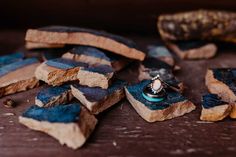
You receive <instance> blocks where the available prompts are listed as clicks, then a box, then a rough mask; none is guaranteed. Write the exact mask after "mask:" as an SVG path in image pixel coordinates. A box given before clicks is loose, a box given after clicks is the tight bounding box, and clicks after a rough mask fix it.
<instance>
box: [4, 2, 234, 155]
mask: <svg viewBox="0 0 236 157" xmlns="http://www.w3.org/2000/svg"><path fill="white" fill-rule="evenodd" d="M200 8H208V9H227V10H231V11H234V10H235V8H236V1H234V0H224V1H223V0H218V1H216V0H214V1H213V0H208V1H205V0H197V1H194V0H136V1H131V0H119V1H111V0H100V1H95V0H67V1H62V0H61V1H59V0H58V1H56V0H47V1H35V0H21V1H18V2H17V3H16V1H13V0H8V1H2V2H1V5H0V17H1V24H0V54H6V53H11V52H13V51H14V50H15V49H17V48H19V47H21V46H22V45H23V44H24V34H25V30H26V28H28V27H38V26H45V25H48V24H61V25H75V26H84V27H90V28H96V29H104V30H108V31H110V32H116V33H118V34H120V35H124V36H127V37H130V38H131V39H133V40H135V41H136V42H137V43H138V44H139V45H140V46H141V47H142V48H144V49H145V48H146V46H147V45H149V44H154V43H156V42H157V41H158V33H157V31H156V16H157V15H159V14H161V13H167V12H175V11H183V10H191V9H200ZM235 53H236V49H234V48H232V47H231V46H229V47H228V48H225V47H224V46H222V47H221V49H220V50H219V52H218V54H217V56H216V57H215V58H213V59H210V60H199V61H182V60H179V59H177V63H178V65H180V66H181V68H182V69H181V71H179V72H177V73H176V75H177V76H178V77H179V78H180V79H181V80H182V81H183V82H184V83H185V85H186V86H187V88H186V90H185V93H184V95H185V96H186V97H188V98H189V99H190V100H191V101H193V102H194V103H195V104H196V106H197V109H196V110H195V111H193V112H192V113H190V114H187V115H186V116H183V117H179V118H176V119H173V120H169V121H165V122H157V123H152V124H149V123H147V122H145V121H144V120H143V119H142V118H141V117H140V116H139V115H138V114H137V113H136V112H135V110H134V109H133V108H132V106H131V105H130V104H129V103H128V102H127V100H123V101H122V102H120V103H118V104H116V105H115V106H114V107H112V108H110V109H109V110H108V111H106V112H104V113H102V114H101V115H99V117H98V119H99V124H98V126H97V127H96V130H95V131H94V132H93V134H92V136H91V137H90V138H89V140H88V142H87V143H86V144H85V145H84V146H83V147H82V148H81V149H79V150H76V151H73V150H71V149H69V148H67V147H63V146H60V145H59V143H58V142H57V141H56V140H54V139H53V138H51V137H49V136H48V135H45V134H43V133H40V132H35V131H32V130H29V129H27V128H26V127H24V126H22V125H20V124H19V123H18V116H19V115H21V113H22V111H24V110H25V109H26V108H28V107H29V106H30V105H31V104H33V103H34V97H35V95H36V93H37V92H38V91H39V90H40V89H41V88H42V87H40V88H37V89H33V90H30V91H27V92H22V93H18V94H14V95H10V96H7V97H4V98H1V99H0V104H1V105H0V157H8V156H9V157H10V156H11V157H23V156H26V157H28V156H34V157H51V156H57V157H64V156H68V157H69V156H71V157H78V156H86V157H90V156H97V157H100V156H101V157H104V156H109V157H120V156H127V157H134V156H138V157H141V156H145V157H146V156H181V157H182V156H193V157H194V156H196V157H199V156H220V157H226V156H235V153H236V131H235V129H236V121H234V120H231V119H226V120H224V121H222V122H218V123H205V122H202V121H200V120H199V116H200V111H201V106H200V104H201V95H202V94H204V93H206V92H207V90H206V87H205V85H204V75H205V72H206V69H207V68H208V67H236V62H235V60H236V54H235ZM121 75H122V76H123V77H124V78H125V79H127V80H130V81H135V78H137V77H136V76H137V67H136V64H133V65H131V66H130V67H129V68H127V69H126V70H124V71H123V72H122V73H121ZM7 98H12V99H13V100H15V101H16V102H17V103H18V106H17V107H16V108H14V109H7V108H5V107H4V106H3V105H2V102H3V101H4V100H5V99H7ZM6 113H13V114H14V115H13V116H7V115H6Z"/></svg>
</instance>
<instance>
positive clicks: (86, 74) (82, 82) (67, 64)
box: [19, 26, 145, 149]
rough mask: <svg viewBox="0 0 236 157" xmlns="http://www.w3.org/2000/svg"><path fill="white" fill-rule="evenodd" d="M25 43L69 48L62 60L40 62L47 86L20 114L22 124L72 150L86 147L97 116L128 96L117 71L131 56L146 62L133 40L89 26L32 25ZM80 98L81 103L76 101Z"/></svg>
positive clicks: (41, 77) (40, 74)
mask: <svg viewBox="0 0 236 157" xmlns="http://www.w3.org/2000/svg"><path fill="white" fill-rule="evenodd" d="M26 42H27V44H26V47H27V48H29V49H32V48H34V49H35V48H37V49H40V48H44V49H45V48H47V49H49V48H55V47H56V48H64V47H66V46H67V45H73V46H72V47H73V48H72V49H69V50H67V52H65V53H64V54H63V55H62V56H61V57H60V58H54V59H49V60H45V61H44V62H43V63H41V64H40V65H38V66H37V68H36V70H35V77H36V78H37V80H41V81H44V82H45V83H47V84H48V85H50V86H49V87H47V88H44V89H42V90H41V91H40V92H39V93H38V94H37V96H36V98H35V105H33V106H31V107H30V108H29V109H28V110H27V111H25V112H24V113H23V115H22V116H20V118H19V121H20V123H22V124H24V125H26V126H27V127H29V128H31V129H33V130H38V131H42V132H45V133H47V134H49V135H51V136H53V137H54V138H56V139H57V140H59V142H60V143H61V144H66V145H67V146H68V147H71V148H73V149H76V148H79V147H80V146H82V145H83V144H84V143H85V141H86V139H87V138H88V137H89V135H90V134H91V132H92V131H93V130H94V128H95V125H96V123H97V119H96V118H95V116H94V115H96V114H99V113H100V112H102V111H104V110H106V109H107V108H109V107H111V106H112V105H114V104H116V103H117V102H119V101H120V100H121V99H122V98H124V97H125V93H124V86H125V85H126V82H125V81H122V80H119V79H117V78H116V77H115V76H116V75H115V73H116V72H117V71H119V70H121V69H123V68H124V67H125V66H126V65H127V63H128V62H129V61H130V60H140V61H142V60H144V58H145V54H144V53H143V52H142V51H140V50H138V49H137V48H136V45H135V43H134V42H133V41H130V40H128V39H125V38H123V37H120V36H117V35H113V34H109V33H106V32H101V31H95V30H89V29H84V28H74V27H73V28H72V27H64V26H50V27H44V28H40V29H29V30H28V31H27V33H26ZM73 98H76V99H77V100H78V101H76V102H74V101H73V102H72V99H73Z"/></svg>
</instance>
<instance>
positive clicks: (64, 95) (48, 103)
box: [35, 85, 73, 107]
mask: <svg viewBox="0 0 236 157" xmlns="http://www.w3.org/2000/svg"><path fill="white" fill-rule="evenodd" d="M72 98H73V95H72V94H71V89H70V85H62V86H55V87H47V88H44V89H42V90H41V91H39V93H38V94H37V96H36V97H35V105H37V106H39V107H52V106H56V105H59V104H62V105H63V104H66V103H69V102H70V101H71V100H72Z"/></svg>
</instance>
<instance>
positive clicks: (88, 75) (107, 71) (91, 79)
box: [77, 65, 114, 89]
mask: <svg viewBox="0 0 236 157" xmlns="http://www.w3.org/2000/svg"><path fill="white" fill-rule="evenodd" d="M113 74H114V71H113V69H112V67H111V66H109V65H98V66H94V67H84V68H81V69H80V70H79V71H78V74H77V79H78V80H79V84H80V85H86V86H89V87H100V88H103V89H107V88H108V86H109V83H110V79H111V78H112V76H113Z"/></svg>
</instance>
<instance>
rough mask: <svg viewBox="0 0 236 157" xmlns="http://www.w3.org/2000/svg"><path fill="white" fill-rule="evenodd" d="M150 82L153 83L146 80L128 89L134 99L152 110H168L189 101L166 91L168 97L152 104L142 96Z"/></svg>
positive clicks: (176, 93) (171, 91)
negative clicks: (174, 105) (176, 104)
mask: <svg viewBox="0 0 236 157" xmlns="http://www.w3.org/2000/svg"><path fill="white" fill-rule="evenodd" d="M150 82H151V81H150V80H144V81H142V82H140V83H138V84H135V85H131V86H127V87H126V88H127V90H128V91H129V93H130V94H131V95H132V96H133V97H134V99H136V100H137V101H139V102H141V103H142V104H144V105H145V106H146V107H147V108H149V109H150V110H162V109H165V108H168V107H169V106H171V105H172V104H174V103H178V102H182V101H184V100H187V99H186V98H185V97H184V96H182V95H181V94H180V93H178V92H176V91H173V90H166V94H167V95H166V97H165V99H164V100H163V101H161V102H150V101H148V100H146V99H145V98H144V97H143V95H142V92H143V88H144V87H146V86H147V85H148V84H149V83H150Z"/></svg>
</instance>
